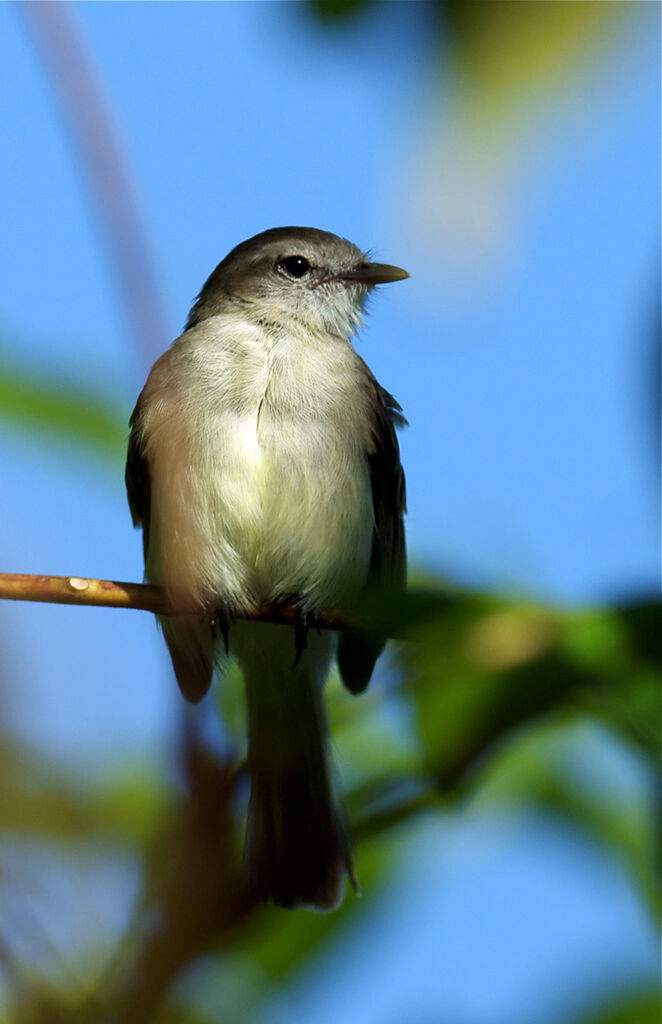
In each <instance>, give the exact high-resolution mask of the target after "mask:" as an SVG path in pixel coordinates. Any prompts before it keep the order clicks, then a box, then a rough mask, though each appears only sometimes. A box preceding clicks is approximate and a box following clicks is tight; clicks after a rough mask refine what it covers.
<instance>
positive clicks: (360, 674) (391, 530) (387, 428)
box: [338, 368, 407, 693]
mask: <svg viewBox="0 0 662 1024" xmlns="http://www.w3.org/2000/svg"><path fill="white" fill-rule="evenodd" d="M366 372H367V374H368V380H367V383H368V386H369V387H370V391H371V398H372V405H373V448H372V450H371V451H369V452H367V453H366V458H367V460H368V466H369V469H370V485H371V487H372V504H373V509H374V516H375V527H374V533H373V539H372V554H371V558H370V572H369V576H368V589H369V590H374V591H375V592H376V593H377V594H378V595H379V596H380V597H381V598H383V603H384V605H385V606H388V604H389V603H390V602H391V601H393V600H394V599H395V598H397V596H398V595H400V594H402V593H404V590H405V585H406V574H407V556H406V549H405V528H404V514H405V511H406V495H405V476H404V472H403V470H402V465H401V463H400V449H399V446H398V438H397V436H396V429H397V428H398V427H403V426H406V424H407V421H406V420H405V418H404V416H403V415H402V410H401V409H400V406H399V405H398V403H397V402H396V400H395V398H393V396H392V395H390V394H389V393H388V391H385V390H384V388H382V387H381V386H380V385H379V384H378V383H377V381H376V380H375V378H374V377H373V376H372V374H371V373H370V371H369V370H367V368H366ZM385 645H386V640H385V638H384V637H382V636H379V635H376V634H374V633H363V632H359V631H356V630H346V631H345V632H343V633H341V635H340V640H339V643H338V668H339V670H340V675H341V677H342V680H343V683H344V684H345V686H346V687H347V689H348V690H350V692H351V693H361V692H362V691H363V690H365V688H366V686H367V685H368V683H369V682H370V677H371V675H372V671H373V669H374V667H375V662H376V661H377V658H378V657H379V655H380V654H381V653H382V651H383V650H384V647H385Z"/></svg>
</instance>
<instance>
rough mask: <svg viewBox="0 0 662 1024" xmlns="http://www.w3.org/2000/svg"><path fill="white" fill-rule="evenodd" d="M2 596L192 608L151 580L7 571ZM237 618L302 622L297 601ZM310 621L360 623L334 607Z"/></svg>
mask: <svg viewBox="0 0 662 1024" xmlns="http://www.w3.org/2000/svg"><path fill="white" fill-rule="evenodd" d="M0 599H4V600H9V601H43V602H45V603H46V604H76V605H93V606H96V607H101V608H137V609H138V610H139V611H147V612H154V614H155V615H180V614H182V613H186V611H190V609H184V608H177V607H175V606H173V605H172V604H171V603H170V602H169V601H168V599H167V597H166V594H165V591H164V590H163V589H162V588H161V587H155V586H152V584H149V583H119V582H117V581H115V580H97V579H90V578H87V577H82V576H41V575H31V574H29V573H11V572H3V573H0ZM233 618H235V619H248V620H250V621H252V622H275V623H280V624H282V625H285V626H296V625H299V624H300V622H301V609H300V607H299V606H298V605H296V604H283V603H280V602H278V601H267V602H264V603H263V604H260V605H255V606H254V607H252V608H248V609H246V610H244V611H236V612H234V613H233ZM306 621H307V624H308V625H309V626H310V627H312V628H313V629H347V628H351V627H356V626H357V625H358V623H357V621H356V620H355V619H353V618H351V617H350V616H349V615H346V614H344V613H342V612H338V611H334V610H332V609H323V610H322V611H320V612H319V613H318V614H317V615H307V620H306Z"/></svg>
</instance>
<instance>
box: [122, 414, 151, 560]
mask: <svg viewBox="0 0 662 1024" xmlns="http://www.w3.org/2000/svg"><path fill="white" fill-rule="evenodd" d="M141 403H142V394H141V396H140V398H139V399H138V401H137V402H136V407H135V409H134V410H133V412H132V413H131V419H130V420H129V426H130V427H131V433H130V435H129V448H128V451H127V456H126V469H125V471H124V479H125V481H126V493H127V496H128V499H129V508H130V510H131V518H132V519H133V525H134V526H135V527H138V526H142V529H143V552H144V554H145V558H147V548H148V543H149V518H150V501H151V486H150V476H149V465H148V463H147V459H146V458H145V456H144V455H143V445H142V440H141V436H140V430H139V426H138V424H139V420H140V412H141Z"/></svg>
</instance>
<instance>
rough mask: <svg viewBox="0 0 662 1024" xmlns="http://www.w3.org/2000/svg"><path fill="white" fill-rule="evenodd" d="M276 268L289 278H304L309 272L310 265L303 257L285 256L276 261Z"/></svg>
mask: <svg viewBox="0 0 662 1024" xmlns="http://www.w3.org/2000/svg"><path fill="white" fill-rule="evenodd" d="M278 266H279V267H280V269H281V270H284V271H285V273H286V274H288V275H289V276H290V277H304V276H305V275H306V274H307V273H308V271H309V270H310V263H309V262H308V260H307V259H306V257H305V256H286V257H285V259H284V260H279V261H278Z"/></svg>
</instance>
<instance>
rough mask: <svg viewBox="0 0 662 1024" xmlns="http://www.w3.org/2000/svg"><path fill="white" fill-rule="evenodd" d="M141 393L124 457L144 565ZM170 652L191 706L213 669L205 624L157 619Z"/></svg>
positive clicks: (147, 488)
mask: <svg viewBox="0 0 662 1024" xmlns="http://www.w3.org/2000/svg"><path fill="white" fill-rule="evenodd" d="M144 394H145V392H144V391H143V392H142V394H141V395H140V398H139V399H138V401H137V403H136V407H135V409H134V410H133V412H132V414H131V419H130V420H129V425H130V427H131V433H130V435H129V449H128V452H127V457H126V470H125V474H124V478H125V480H126V491H127V495H128V498H129V508H130V509H131V517H132V519H133V525H134V526H136V527H137V526H142V530H143V552H144V555H145V563H147V555H148V551H149V526H150V517H151V482H150V472H149V462H148V460H147V458H146V456H145V454H144V451H143V441H142V434H141V428H140V417H141V412H142V403H143V400H144V399H143V396H144ZM159 621H160V624H161V628H162V629H163V635H164V637H165V640H166V643H167V645H168V650H169V651H170V657H171V659H172V665H173V668H174V670H175V675H176V677H177V682H178V683H179V687H180V689H181V691H182V693H183V694H184V696H185V697H186V699H187V700H190V701H192V702H193V703H195V702H197V701H199V700H200V699H201V698H202V697H204V695H205V694H206V692H207V690H208V689H209V686H210V684H211V678H212V673H213V667H214V642H213V638H212V635H211V632H210V627H209V623H208V622H207V621H205V620H204V618H202V617H200V616H193V615H186V616H165V617H163V618H160V619H159Z"/></svg>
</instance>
